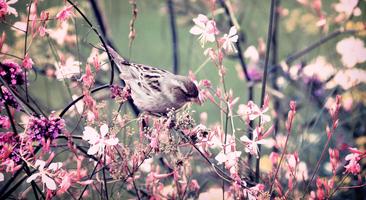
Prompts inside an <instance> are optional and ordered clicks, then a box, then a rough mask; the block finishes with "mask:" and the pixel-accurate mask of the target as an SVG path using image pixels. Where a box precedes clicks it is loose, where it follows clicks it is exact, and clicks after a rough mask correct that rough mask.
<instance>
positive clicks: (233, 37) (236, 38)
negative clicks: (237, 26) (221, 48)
mask: <svg viewBox="0 0 366 200" xmlns="http://www.w3.org/2000/svg"><path fill="white" fill-rule="evenodd" d="M238 38H239V37H238V36H237V35H235V36H232V37H231V38H230V41H231V42H237V41H238Z"/></svg>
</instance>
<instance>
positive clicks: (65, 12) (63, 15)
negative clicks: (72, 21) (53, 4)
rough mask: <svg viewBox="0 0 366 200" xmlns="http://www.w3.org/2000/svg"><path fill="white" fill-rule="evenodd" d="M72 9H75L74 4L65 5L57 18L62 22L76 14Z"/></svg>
mask: <svg viewBox="0 0 366 200" xmlns="http://www.w3.org/2000/svg"><path fill="white" fill-rule="evenodd" d="M72 9H73V6H72V5H70V6H65V7H64V8H63V9H62V10H61V11H60V12H58V13H57V15H56V19H58V20H60V21H61V22H63V21H66V20H68V19H69V17H71V16H72V15H74V13H73V12H72Z"/></svg>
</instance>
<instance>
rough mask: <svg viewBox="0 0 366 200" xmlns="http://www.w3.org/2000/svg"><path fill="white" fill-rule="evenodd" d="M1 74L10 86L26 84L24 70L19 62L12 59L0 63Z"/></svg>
mask: <svg viewBox="0 0 366 200" xmlns="http://www.w3.org/2000/svg"><path fill="white" fill-rule="evenodd" d="M0 76H1V78H2V79H4V81H5V82H6V83H7V84H9V85H10V86H16V85H22V84H24V80H25V77H24V72H23V70H22V68H21V67H20V66H19V65H18V63H16V62H14V61H12V60H3V61H2V62H1V63H0Z"/></svg>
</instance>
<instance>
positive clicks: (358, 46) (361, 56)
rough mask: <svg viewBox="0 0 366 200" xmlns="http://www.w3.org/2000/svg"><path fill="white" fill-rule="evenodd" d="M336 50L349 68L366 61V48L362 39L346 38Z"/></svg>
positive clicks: (338, 44)
mask: <svg viewBox="0 0 366 200" xmlns="http://www.w3.org/2000/svg"><path fill="white" fill-rule="evenodd" d="M336 49H337V52H338V53H339V54H340V55H341V56H342V58H341V61H342V63H343V64H344V65H345V66H346V67H348V68H352V67H354V66H355V65H356V64H357V63H363V62H365V61H366V48H365V44H364V42H363V41H362V40H361V39H358V38H355V37H353V36H351V37H348V38H345V39H343V40H341V41H339V42H338V43H337V46H336Z"/></svg>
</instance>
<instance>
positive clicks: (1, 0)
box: [0, 0, 18, 18]
mask: <svg viewBox="0 0 366 200" xmlns="http://www.w3.org/2000/svg"><path fill="white" fill-rule="evenodd" d="M17 1H18V0H10V1H7V0H0V18H3V17H5V15H10V14H12V15H14V16H15V17H18V12H17V11H16V10H15V8H13V7H10V6H9V5H11V4H15V3H16V2H17Z"/></svg>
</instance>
